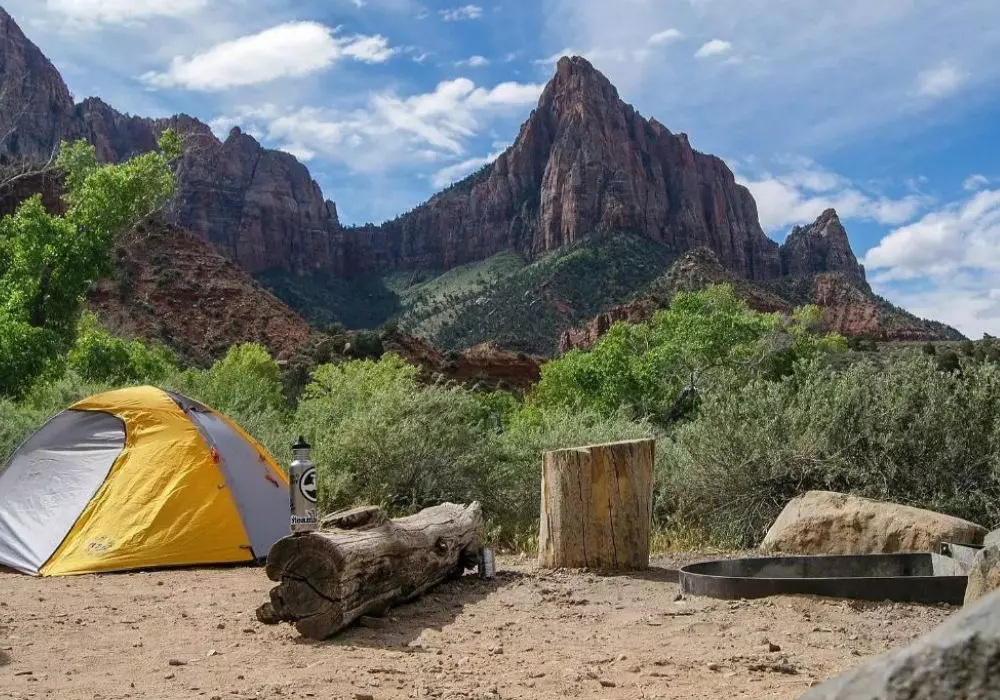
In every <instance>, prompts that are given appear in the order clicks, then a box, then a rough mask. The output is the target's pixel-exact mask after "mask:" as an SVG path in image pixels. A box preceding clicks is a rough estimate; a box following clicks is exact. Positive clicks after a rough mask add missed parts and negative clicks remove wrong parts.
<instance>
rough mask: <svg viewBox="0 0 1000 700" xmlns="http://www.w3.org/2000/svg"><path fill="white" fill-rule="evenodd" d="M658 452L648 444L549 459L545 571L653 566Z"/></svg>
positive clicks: (541, 554)
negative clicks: (652, 525)
mask: <svg viewBox="0 0 1000 700" xmlns="http://www.w3.org/2000/svg"><path fill="white" fill-rule="evenodd" d="M654 447H655V441H654V440H649V439H647V440H629V441H626V442H616V443H611V444H607V445H590V446H589V447H577V448H572V449H568V450H557V451H555V452H546V453H545V455H544V456H543V462H542V513H541V531H540V534H539V538H538V563H539V565H540V566H542V567H545V568H572V569H583V568H587V569H599V570H608V571H628V570H641V569H646V568H648V567H649V530H650V522H651V519H652V512H653V511H652V503H653V454H654Z"/></svg>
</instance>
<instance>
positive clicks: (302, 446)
mask: <svg viewBox="0 0 1000 700" xmlns="http://www.w3.org/2000/svg"><path fill="white" fill-rule="evenodd" d="M310 447H311V445H310V444H309V443H308V442H306V439H305V438H304V437H302V436H301V435H299V439H298V441H297V442H296V443H295V444H294V445H292V449H293V450H308V449H310Z"/></svg>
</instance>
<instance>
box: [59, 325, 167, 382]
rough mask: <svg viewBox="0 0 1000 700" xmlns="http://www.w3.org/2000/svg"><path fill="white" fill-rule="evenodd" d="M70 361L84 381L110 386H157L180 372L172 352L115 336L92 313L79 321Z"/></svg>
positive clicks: (161, 347)
mask: <svg viewBox="0 0 1000 700" xmlns="http://www.w3.org/2000/svg"><path fill="white" fill-rule="evenodd" d="M67 361H68V363H69V367H70V369H72V370H74V371H75V372H76V373H77V374H79V375H80V377H81V378H82V379H84V380H85V381H88V382H106V383H109V384H137V383H140V382H145V383H157V382H160V381H162V380H163V379H164V378H165V377H167V376H168V375H169V374H170V373H171V372H174V371H176V370H177V358H176V356H175V354H174V353H173V352H171V350H170V349H169V348H167V347H165V346H163V345H147V344H145V343H143V342H142V341H140V340H125V339H123V338H119V337H117V336H113V335H111V334H110V333H108V331H107V330H106V329H105V328H104V327H103V326H101V324H100V323H99V322H98V320H97V316H95V315H94V314H92V313H90V312H89V311H87V312H84V313H83V316H82V317H81V318H80V323H79V326H78V330H77V337H76V342H75V343H74V344H73V347H72V348H71V349H70V351H69V354H68V356H67Z"/></svg>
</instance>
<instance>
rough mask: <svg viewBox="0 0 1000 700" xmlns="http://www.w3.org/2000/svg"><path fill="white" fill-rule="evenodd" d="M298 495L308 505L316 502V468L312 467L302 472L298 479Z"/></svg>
mask: <svg viewBox="0 0 1000 700" xmlns="http://www.w3.org/2000/svg"><path fill="white" fill-rule="evenodd" d="M299 493H301V494H302V495H303V496H304V497H305V499H306V500H307V501H309V502H310V503H315V502H316V468H315V467H312V468H310V469H306V470H305V471H304V472H302V476H300V477H299Z"/></svg>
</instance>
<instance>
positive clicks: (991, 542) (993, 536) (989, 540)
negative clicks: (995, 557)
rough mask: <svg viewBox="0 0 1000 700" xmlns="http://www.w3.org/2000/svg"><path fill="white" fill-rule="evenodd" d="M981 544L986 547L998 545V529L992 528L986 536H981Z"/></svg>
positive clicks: (999, 541)
mask: <svg viewBox="0 0 1000 700" xmlns="http://www.w3.org/2000/svg"><path fill="white" fill-rule="evenodd" d="M983 544H984V545H986V546H987V547H991V546H998V547H1000V530H993V532H990V533H989V534H988V535H986V537H984V538H983Z"/></svg>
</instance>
